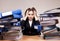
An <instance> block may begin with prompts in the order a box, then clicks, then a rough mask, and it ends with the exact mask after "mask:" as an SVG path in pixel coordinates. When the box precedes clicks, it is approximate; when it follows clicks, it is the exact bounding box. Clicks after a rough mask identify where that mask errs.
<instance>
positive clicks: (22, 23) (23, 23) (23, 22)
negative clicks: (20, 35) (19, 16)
mask: <svg viewBox="0 0 60 41" xmlns="http://www.w3.org/2000/svg"><path fill="white" fill-rule="evenodd" d="M24 26H25V21H24V20H22V21H21V28H22V30H23V29H24Z"/></svg>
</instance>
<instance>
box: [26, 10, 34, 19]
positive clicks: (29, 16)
mask: <svg viewBox="0 0 60 41" xmlns="http://www.w3.org/2000/svg"><path fill="white" fill-rule="evenodd" d="M27 17H28V19H29V20H32V19H33V18H34V12H33V11H29V12H28V16H27Z"/></svg>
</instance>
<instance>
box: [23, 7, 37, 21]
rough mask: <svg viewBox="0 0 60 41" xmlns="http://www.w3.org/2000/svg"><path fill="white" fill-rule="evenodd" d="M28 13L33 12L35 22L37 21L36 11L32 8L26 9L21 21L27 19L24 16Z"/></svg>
mask: <svg viewBox="0 0 60 41" xmlns="http://www.w3.org/2000/svg"><path fill="white" fill-rule="evenodd" d="M30 11H33V13H34V14H35V20H38V17H37V11H36V9H35V8H34V7H32V8H28V9H26V11H25V15H24V18H23V20H26V18H27V17H26V15H27V14H28V12H30Z"/></svg>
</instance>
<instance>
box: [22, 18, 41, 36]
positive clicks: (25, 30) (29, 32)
mask: <svg viewBox="0 0 60 41" xmlns="http://www.w3.org/2000/svg"><path fill="white" fill-rule="evenodd" d="M32 21H33V22H32V26H31V27H30V25H29V20H28V18H27V19H26V20H22V21H21V27H22V29H23V31H22V32H23V34H24V35H38V34H40V32H38V31H37V29H34V25H40V23H39V21H38V20H37V21H35V18H34V19H33V20H32Z"/></svg>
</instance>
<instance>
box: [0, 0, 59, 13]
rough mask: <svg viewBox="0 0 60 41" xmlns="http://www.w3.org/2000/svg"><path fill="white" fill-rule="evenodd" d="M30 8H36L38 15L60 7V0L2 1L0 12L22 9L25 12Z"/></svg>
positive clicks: (0, 2) (0, 0) (0, 1)
mask: <svg viewBox="0 0 60 41" xmlns="http://www.w3.org/2000/svg"><path fill="white" fill-rule="evenodd" d="M29 7H35V8H36V9H37V12H38V14H41V13H43V12H44V11H46V10H49V9H52V8H56V7H60V0H0V11H1V12H6V11H10V10H16V9H22V12H23V14H24V11H25V10H26V9H27V8H29Z"/></svg>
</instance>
